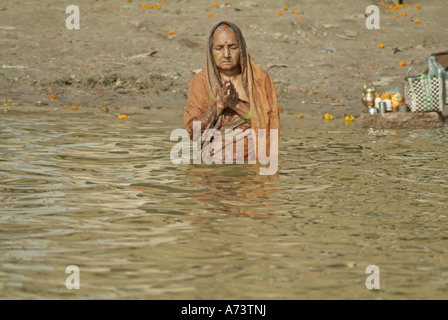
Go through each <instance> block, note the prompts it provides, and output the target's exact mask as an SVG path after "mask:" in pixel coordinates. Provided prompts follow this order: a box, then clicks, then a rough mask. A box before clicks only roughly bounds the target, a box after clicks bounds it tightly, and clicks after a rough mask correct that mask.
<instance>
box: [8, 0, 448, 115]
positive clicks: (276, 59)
mask: <svg viewBox="0 0 448 320" xmlns="http://www.w3.org/2000/svg"><path fill="white" fill-rule="evenodd" d="M407 2H408V3H409V6H408V7H403V8H401V9H399V10H396V11H394V12H385V11H386V10H388V9H387V8H386V7H380V9H381V20H380V29H379V30H368V29H367V28H366V25H365V22H366V17H365V10H366V7H367V6H368V5H371V4H376V5H378V2H377V1H373V0H371V1H367V0H365V1H364V0H363V1H361V0H349V1H343V2H342V1H335V0H332V1H325V3H324V2H316V1H311V0H304V1H292V0H285V1H268V0H260V1H256V0H253V1H233V2H231V5H230V6H225V2H219V1H218V2H216V3H217V7H213V6H212V4H213V1H205V0H195V1H188V0H187V1H185V0H184V1H182V0H167V1H164V2H154V3H150V2H148V1H146V4H148V5H151V4H154V5H155V4H159V5H160V9H148V8H142V7H141V5H142V4H143V3H144V1H141V0H138V1H137V0H133V1H132V2H126V1H125V0H109V1H106V0H98V1H90V0H89V1H78V3H76V1H57V0H47V1H21V2H16V1H12V0H8V1H3V2H2V4H1V5H0V21H1V23H0V34H1V35H2V36H1V37H0V46H1V47H2V50H1V51H0V60H1V65H2V68H1V74H0V100H2V101H1V103H2V105H1V107H2V108H3V109H8V110H10V111H11V112H12V113H13V112H17V111H27V112H32V111H33V112H43V111H48V112H69V111H70V112H71V107H72V106H73V105H76V106H78V110H77V112H83V110H88V112H91V113H93V114H96V113H101V112H102V109H103V108H108V109H109V110H110V111H111V112H123V113H138V112H146V113H147V114H148V115H151V117H152V116H155V117H157V116H158V115H160V116H161V117H162V116H164V115H173V116H179V117H180V116H181V114H182V112H183V107H184V105H185V103H186V97H187V96H186V94H187V91H188V85H189V82H190V80H191V78H192V77H193V76H194V74H195V72H198V70H200V69H202V68H203V65H204V59H205V57H204V51H205V42H206V39H207V36H208V31H209V30H210V28H211V27H212V26H213V25H214V24H215V23H217V22H219V21H221V20H228V21H232V22H234V23H236V24H237V25H239V26H240V28H241V29H242V31H243V34H244V36H245V38H246V41H247V44H248V48H249V51H250V53H251V55H252V57H253V58H254V60H255V61H256V62H257V63H258V64H260V65H261V66H263V67H264V68H265V69H266V70H267V71H268V72H269V73H270V74H271V76H272V78H273V79H274V82H275V85H276V88H277V91H278V99H279V105H280V107H281V108H283V110H284V111H283V113H284V114H283V116H285V115H291V116H295V115H298V114H302V113H303V114H309V115H315V116H316V117H319V115H321V114H323V113H325V112H327V111H330V112H332V113H333V114H334V115H335V116H342V115H343V114H344V113H350V114H360V113H362V112H363V110H364V107H363V106H362V104H361V102H360V96H361V91H362V87H363V85H364V84H365V83H366V82H367V81H373V82H374V84H376V86H377V88H378V90H379V91H386V90H388V89H392V88H395V87H402V86H403V84H404V82H403V77H404V76H405V74H406V72H407V71H408V67H409V65H410V64H411V61H412V60H414V67H413V72H412V73H422V72H423V71H425V69H426V67H427V58H428V57H429V56H430V54H431V53H434V52H438V51H443V50H447V49H448V39H447V36H446V35H447V34H448V25H447V24H446V21H444V19H445V18H444V17H446V14H447V13H448V8H447V6H446V4H445V1H444V0H432V1H418V2H417V1H411V0H410V1H407ZM70 4H76V5H77V6H78V7H79V9H80V18H81V20H80V29H79V30H68V29H67V28H66V25H65V20H66V19H67V17H68V16H69V14H67V13H65V8H66V7H67V6H68V5H70ZM416 4H420V5H421V9H420V10H416V9H415V6H416ZM283 6H287V7H288V8H287V9H283V8H282V7H283ZM295 10H299V11H300V13H294V11H295ZM388 11H389V10H388ZM280 13H281V14H282V15H279V14H280ZM210 14H213V17H209V15H210ZM402 14H403V15H402ZM394 16H398V17H394ZM300 18H302V19H300ZM415 19H418V20H419V21H420V23H419V24H417V23H415ZM169 30H173V31H175V34H174V35H169V34H168V31H169ZM380 43H383V44H384V48H383V49H380V48H378V44H380ZM401 61H404V62H405V63H406V64H407V66H405V67H400V65H399V64H400V62H401ZM52 94H55V95H56V98H54V99H51V98H50V96H51V95H52ZM63 105H67V106H69V107H70V109H68V110H67V109H63V107H62V106H63ZM118 108H119V109H118ZM149 111H150V112H149ZM2 114H3V113H2Z"/></svg>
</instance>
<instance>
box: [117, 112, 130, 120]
mask: <svg viewBox="0 0 448 320" xmlns="http://www.w3.org/2000/svg"><path fill="white" fill-rule="evenodd" d="M127 118H128V116H127V115H125V114H123V113H122V114H120V115H119V116H118V119H127Z"/></svg>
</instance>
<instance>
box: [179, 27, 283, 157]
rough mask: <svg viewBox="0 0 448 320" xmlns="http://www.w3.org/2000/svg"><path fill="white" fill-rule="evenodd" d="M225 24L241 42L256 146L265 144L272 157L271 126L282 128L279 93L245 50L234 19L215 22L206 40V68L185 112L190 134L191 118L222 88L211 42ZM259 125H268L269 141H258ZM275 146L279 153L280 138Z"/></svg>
mask: <svg viewBox="0 0 448 320" xmlns="http://www.w3.org/2000/svg"><path fill="white" fill-rule="evenodd" d="M222 24H227V25H228V26H230V27H231V28H232V29H233V30H234V31H235V34H236V36H237V39H238V44H239V46H240V66H241V72H242V74H241V76H242V83H243V87H244V89H245V90H246V94H247V96H248V97H249V103H250V114H251V129H252V138H253V141H254V143H255V145H256V146H257V149H258V147H264V146H265V148H266V151H265V152H266V155H267V156H268V157H269V155H270V134H269V129H277V130H279V129H280V120H279V113H278V105H277V93H276V91H275V87H274V83H273V81H272V79H271V77H270V76H269V74H268V73H267V72H266V71H265V70H264V69H263V68H262V67H260V66H258V65H257V64H256V63H255V62H254V61H253V60H252V58H251V57H250V55H249V53H248V52H247V50H246V42H245V40H244V38H243V35H242V33H241V30H240V29H239V28H238V27H237V26H236V25H234V24H233V23H230V22H226V21H222V22H220V23H218V24H216V25H215V26H214V27H213V28H212V30H211V31H210V36H209V41H208V43H207V51H206V65H205V70H202V71H201V72H199V73H198V74H196V75H195V76H194V77H193V79H192V80H191V82H190V87H189V90H188V104H187V106H186V108H185V114H184V124H185V127H186V128H187V130H188V131H189V133H190V136H192V134H193V132H192V122H193V121H194V120H195V118H196V117H198V116H199V115H201V114H203V113H204V112H207V110H209V108H210V107H211V106H212V105H213V104H214V103H215V102H216V100H217V96H218V92H220V88H221V86H222V81H221V78H220V75H219V72H218V70H217V67H216V65H215V62H214V59H213V55H212V51H211V49H212V48H211V44H212V40H213V34H214V32H215V30H216V28H218V27H219V26H220V25H222ZM223 117H225V115H221V116H220V117H219V119H218V121H217V122H216V123H215V124H214V127H215V128H216V129H219V128H220V125H221V123H222V121H223V119H222V118H223ZM231 129H232V128H231ZM258 129H267V130H266V132H267V135H266V143H258V145H257V142H256V141H257V137H258ZM273 147H274V146H273ZM275 148H276V149H277V150H276V151H277V152H276V153H277V155H278V140H277V146H275ZM258 154H260V153H258Z"/></svg>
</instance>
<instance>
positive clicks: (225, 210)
mask: <svg viewBox="0 0 448 320" xmlns="http://www.w3.org/2000/svg"><path fill="white" fill-rule="evenodd" d="M184 171H185V172H186V173H187V175H188V178H189V180H190V181H191V182H192V183H193V184H194V185H195V186H197V187H198V188H199V190H201V191H198V192H195V193H194V194H193V195H192V196H191V200H192V201H196V202H200V203H201V204H202V206H205V207H206V208H210V210H212V211H213V212H216V213H220V214H226V215H230V216H235V217H237V216H252V217H264V218H265V217H268V216H269V215H270V214H275V212H278V211H280V210H281V209H282V208H281V206H279V205H276V204H273V203H272V201H271V198H272V197H275V196H276V194H275V189H276V187H278V183H275V182H278V174H274V175H270V176H269V175H259V174H258V172H259V167H258V166H255V165H230V166H229V165H212V166H203V165H200V166H194V165H189V166H187V168H185V169H184Z"/></svg>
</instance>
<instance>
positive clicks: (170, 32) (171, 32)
mask: <svg viewBox="0 0 448 320" xmlns="http://www.w3.org/2000/svg"><path fill="white" fill-rule="evenodd" d="M175 33H176V32H174V31H173V30H170V31H168V34H175Z"/></svg>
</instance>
